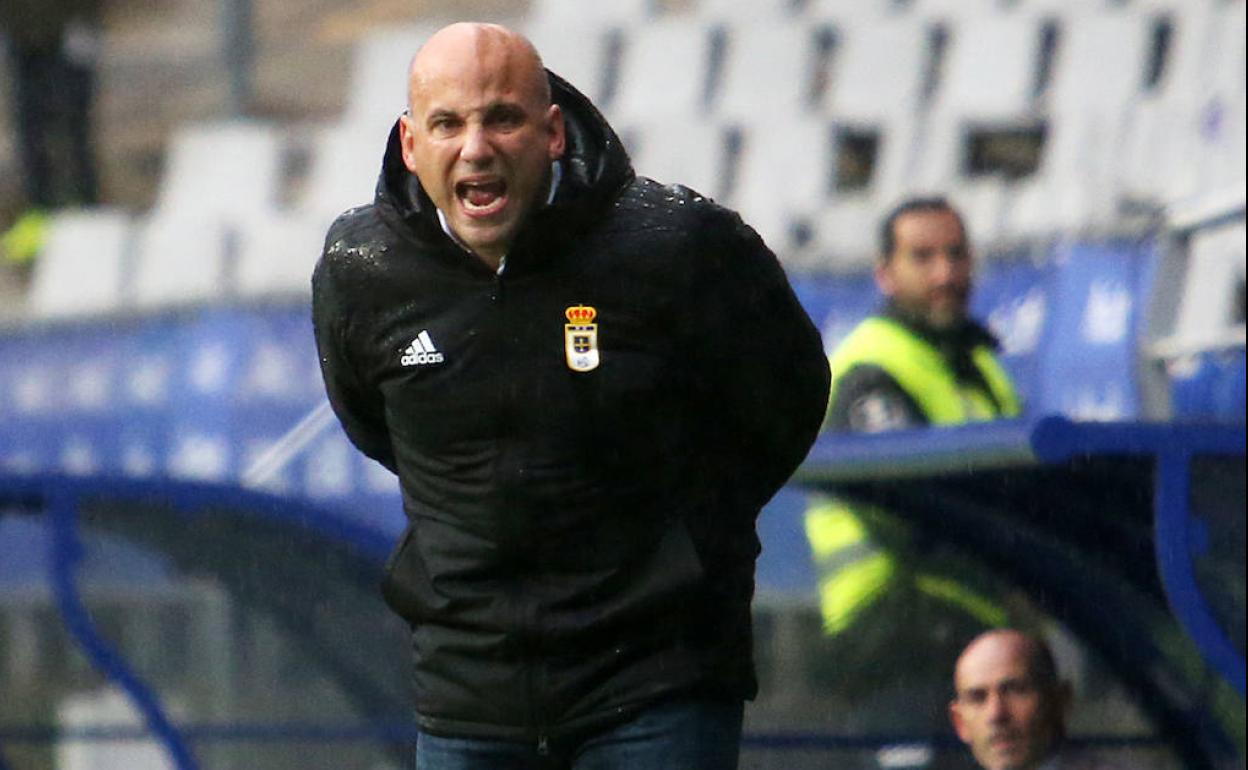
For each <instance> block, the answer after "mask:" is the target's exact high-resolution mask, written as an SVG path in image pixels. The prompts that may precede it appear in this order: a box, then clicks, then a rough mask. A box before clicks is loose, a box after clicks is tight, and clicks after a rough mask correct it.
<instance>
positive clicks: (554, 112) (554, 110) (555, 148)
mask: <svg viewBox="0 0 1248 770" xmlns="http://www.w3.org/2000/svg"><path fill="white" fill-rule="evenodd" d="M546 130H547V131H549V132H550V143H549V145H548V146H547V153H548V154H549V155H550V159H551V160H559V159H560V158H562V157H563V153H564V151H565V150H567V145H568V135H567V129H566V127H565V126H564V124H563V110H561V109H559V105H557V104H552V105H550V109H549V110H547V111H546Z"/></svg>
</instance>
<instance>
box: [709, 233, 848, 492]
mask: <svg viewBox="0 0 1248 770" xmlns="http://www.w3.org/2000/svg"><path fill="white" fill-rule="evenodd" d="M696 240H697V241H699V242H700V244H699V246H698V247H697V250H698V251H700V252H701V253H700V254H698V255H697V258H696V259H695V263H694V264H695V266H696V269H697V273H696V274H695V275H693V276H692V277H691V283H692V286H691V289H690V291H691V293H692V295H693V297H692V302H691V307H690V310H689V314H690V315H689V320H690V326H691V329H692V334H691V336H689V337H687V338H686V340H685V342H684V345H685V347H686V350H687V351H688V352H689V355H690V358H691V360H692V363H693V366H694V367H696V368H695V370H694V375H693V376H694V380H695V382H698V383H699V384H700V386H701V387H700V388H699V390H700V392H701V396H700V397H699V399H698V405H697V409H699V410H701V413H702V415H703V419H704V420H705V421H707V423H708V426H707V427H706V428H705V430H706V434H707V439H708V441H709V443H703V446H707V447H709V448H708V452H707V454H708V457H707V459H708V460H709V461H711V462H714V463H715V469H714V470H713V471H712V472H711V478H712V479H713V483H715V484H717V486H718V487H719V490H720V497H721V499H722V500H723V501H724V502H725V503H728V504H730V505H731V506H732V507H734V508H737V509H738V510H742V511H747V510H748V511H751V512H753V513H755V514H756V513H757V512H758V510H759V509H761V508H762V506H763V505H764V504H765V503H766V502H767V501H768V500H769V499H771V497H772V496H773V495H774V494H775V493H776V492H777V491H778V490H779V489H780V487H782V486H783V485H784V484H785V482H787V481H788V479H789V477H790V476H791V475H792V474H793V471H795V470H796V469H797V466H798V465H800V464H801V462H802V460H803V459H805V457H806V454H807V452H808V451H809V450H810V447H811V445H812V444H813V443H814V440H815V437H816V436H817V435H818V433H819V429H820V426H821V424H822V422H823V418H824V413H825V409H826V407H827V399H828V388H829V381H830V375H829V371H828V361H827V357H826V355H825V353H824V350H823V342H822V339H821V337H820V335H819V331H818V329H816V328H815V325H814V324H813V323H812V322H811V320H810V318H809V317H808V316H807V315H806V311H805V310H804V309H803V308H802V306H801V305H800V304H799V303H798V300H797V297H796V296H795V295H794V293H793V290H792V287H790V285H789V282H788V279H787V277H786V276H785V274H784V271H783V269H782V268H781V266H780V264H779V262H778V261H777V260H776V257H775V255H774V254H772V252H771V250H770V249H768V248H767V246H766V245H765V244H764V243H763V241H762V239H761V238H759V236H758V234H757V233H755V232H754V230H753V229H751V228H749V227H747V226H745V225H744V224H743V223H742V222H741V219H740V218H739V217H738V216H737V215H736V214H734V213H732V212H730V211H727V210H725V209H716V210H715V212H714V215H713V216H712V217H711V221H710V222H708V223H707V224H706V226H704V227H703V228H701V232H700V236H699V237H698V238H697V239H696Z"/></svg>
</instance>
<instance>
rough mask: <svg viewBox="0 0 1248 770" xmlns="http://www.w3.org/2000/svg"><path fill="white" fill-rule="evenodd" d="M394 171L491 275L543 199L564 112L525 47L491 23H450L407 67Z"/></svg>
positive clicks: (558, 153)
mask: <svg viewBox="0 0 1248 770" xmlns="http://www.w3.org/2000/svg"><path fill="white" fill-rule="evenodd" d="M408 75H409V77H408V114H406V115H404V116H403V117H402V118H400V120H399V143H400V145H401V147H402V150H403V163H404V165H406V166H407V169H408V170H409V171H410V172H411V173H413V174H415V175H416V177H417V179H419V180H420V185H421V187H422V188H423V189H424V191H425V193H426V194H427V195H428V197H429V200H430V201H432V203H433V205H434V206H435V207H436V208H437V210H438V211H439V212H440V213H441V214H442V216H443V220H444V226H445V227H447V228H448V229H449V230H450V231H451V233H452V235H453V236H454V238H455V240H456V241H457V242H458V243H459V244H460V245H461V246H464V247H465V248H467V249H468V250H469V251H471V252H472V253H474V254H476V255H477V256H479V257H481V259H483V260H484V261H485V262H486V264H488V265H489V266H490V267H492V268H495V269H497V268H498V267H499V266H500V265H501V264H502V259H503V257H504V256H505V255H506V254H507V251H508V249H510V247H511V244H512V242H513V240H514V239H515V238H516V236H517V234H518V233H519V232H520V230H521V229H522V228H523V227H524V225H525V223H526V222H527V221H528V219H529V216H530V214H532V212H534V211H536V210H537V209H538V208H540V207H541V205H542V204H543V202H544V201H545V200H547V198H548V197H549V195H550V192H551V184H552V181H551V180H552V178H553V177H552V170H551V164H552V163H553V162H554V161H555V160H557V159H559V158H560V157H562V156H563V151H564V145H565V133H564V124H563V112H562V110H561V109H560V108H559V106H558V105H555V104H551V98H550V82H549V80H547V76H546V70H545V68H543V67H542V59H541V57H540V56H538V55H537V51H536V50H534V48H533V44H532V43H530V42H529V41H528V40H526V39H524V38H523V37H522V36H520V35H518V34H516V33H515V32H512V31H511V30H509V29H507V28H505V27H500V26H497V25H495V24H452V25H451V26H449V27H446V28H444V29H442V30H440V31H439V32H437V34H435V35H434V36H433V37H431V38H430V39H429V41H428V42H427V43H425V45H424V46H423V47H422V48H421V49H420V51H419V52H417V54H416V56H415V57H413V59H412V65H411V69H410V71H409V73H408Z"/></svg>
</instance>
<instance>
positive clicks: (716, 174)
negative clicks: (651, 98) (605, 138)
mask: <svg viewBox="0 0 1248 770" xmlns="http://www.w3.org/2000/svg"><path fill="white" fill-rule="evenodd" d="M617 128H618V129H619V130H620V131H621V132H622V133H624V134H625V135H627V136H628V137H629V139H626V140H625V141H626V142H627V144H626V148H627V149H628V152H629V154H630V155H631V156H632V159H633V167H634V168H635V169H636V170H637V173H638V174H640V175H642V176H648V177H650V178H651V179H655V180H657V181H659V182H662V183H664V184H682V185H685V186H686V187H690V188H693V189H694V190H697V191H698V192H700V193H702V194H703V195H706V196H709V197H712V198H716V197H719V196H720V195H722V194H723V193H724V192H725V190H724V185H725V183H726V181H727V180H726V170H727V165H726V164H727V161H728V144H727V139H728V134H727V129H726V127H725V126H723V125H722V124H720V123H719V122H718V121H711V120H687V121H670V120H660V121H654V122H639V123H634V124H631V125H627V126H618V127H617Z"/></svg>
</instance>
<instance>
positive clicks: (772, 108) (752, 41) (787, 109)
mask: <svg viewBox="0 0 1248 770" xmlns="http://www.w3.org/2000/svg"><path fill="white" fill-rule="evenodd" d="M726 32H727V39H726V42H727V54H726V57H725V61H724V69H723V78H722V80H721V82H720V90H719V93H718V94H717V98H716V99H715V103H714V105H713V106H714V110H715V113H716V114H717V115H719V116H721V117H723V118H726V119H729V120H747V119H749V118H750V117H752V116H756V115H759V116H761V115H772V116H786V117H787V116H791V115H798V114H801V113H803V112H806V111H807V110H808V109H809V107H810V104H809V102H810V96H811V88H812V86H813V82H814V81H813V78H814V67H815V63H816V60H817V51H816V31H815V30H814V29H812V28H811V27H810V26H809V25H806V24H801V23H797V22H783V21H771V22H758V23H754V24H741V23H737V24H733V25H730V26H728V27H727V28H726Z"/></svg>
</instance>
